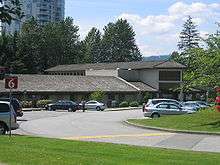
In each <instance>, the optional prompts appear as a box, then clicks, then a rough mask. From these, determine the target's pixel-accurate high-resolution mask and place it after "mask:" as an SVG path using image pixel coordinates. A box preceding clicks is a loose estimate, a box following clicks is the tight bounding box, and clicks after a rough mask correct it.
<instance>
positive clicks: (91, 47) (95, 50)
mask: <svg viewBox="0 0 220 165" xmlns="http://www.w3.org/2000/svg"><path fill="white" fill-rule="evenodd" d="M82 51H83V54H84V62H85V63H97V62H100V61H99V59H100V56H101V32H100V31H99V30H98V29H97V28H95V27H93V28H92V29H91V30H90V31H89V33H88V34H87V36H86V38H85V39H84V41H83V42H82Z"/></svg>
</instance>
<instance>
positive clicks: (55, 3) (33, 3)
mask: <svg viewBox="0 0 220 165" xmlns="http://www.w3.org/2000/svg"><path fill="white" fill-rule="evenodd" d="M5 3H6V4H7V5H10V4H8V3H9V2H8V1H6V2H5ZM20 3H21V5H22V6H21V7H22V11H23V13H24V17H22V18H16V20H13V21H12V23H11V24H10V25H8V24H5V23H4V24H2V26H3V30H4V31H5V32H6V33H11V34H12V33H14V32H15V31H20V29H21V27H22V24H23V23H24V22H25V21H27V20H29V19H31V18H32V17H34V18H35V19H36V20H37V21H38V23H39V24H40V25H45V24H47V23H48V22H59V21H62V20H63V19H64V14H65V0H20Z"/></svg>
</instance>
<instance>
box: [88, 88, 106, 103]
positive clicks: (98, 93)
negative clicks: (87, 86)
mask: <svg viewBox="0 0 220 165" xmlns="http://www.w3.org/2000/svg"><path fill="white" fill-rule="evenodd" d="M104 97H105V93H104V92H103V91H101V90H98V91H95V92H93V93H92V94H91V95H90V99H91V100H96V101H103V100H104Z"/></svg>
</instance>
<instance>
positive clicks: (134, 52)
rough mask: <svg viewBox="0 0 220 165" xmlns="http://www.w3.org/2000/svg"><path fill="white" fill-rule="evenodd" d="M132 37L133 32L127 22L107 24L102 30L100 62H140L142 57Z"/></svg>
mask: <svg viewBox="0 0 220 165" xmlns="http://www.w3.org/2000/svg"><path fill="white" fill-rule="evenodd" d="M134 37H135V32H134V30H133V28H132V27H131V26H130V24H129V23H128V22H127V20H122V19H119V20H118V21H117V22H116V23H109V24H108V25H107V26H105V28H104V35H103V37H102V59H100V62H129V61H140V60H141V59H142V56H141V54H140V51H139V49H138V47H137V45H136V43H135V38H134Z"/></svg>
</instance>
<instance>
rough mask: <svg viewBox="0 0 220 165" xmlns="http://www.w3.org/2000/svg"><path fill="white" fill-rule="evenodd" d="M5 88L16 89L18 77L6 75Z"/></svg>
mask: <svg viewBox="0 0 220 165" xmlns="http://www.w3.org/2000/svg"><path fill="white" fill-rule="evenodd" d="M5 88H6V89H17V88H18V77H16V76H12V77H6V78H5Z"/></svg>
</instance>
